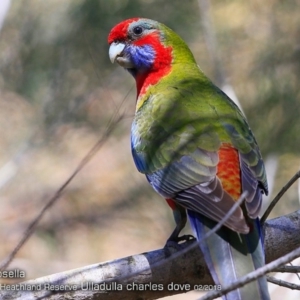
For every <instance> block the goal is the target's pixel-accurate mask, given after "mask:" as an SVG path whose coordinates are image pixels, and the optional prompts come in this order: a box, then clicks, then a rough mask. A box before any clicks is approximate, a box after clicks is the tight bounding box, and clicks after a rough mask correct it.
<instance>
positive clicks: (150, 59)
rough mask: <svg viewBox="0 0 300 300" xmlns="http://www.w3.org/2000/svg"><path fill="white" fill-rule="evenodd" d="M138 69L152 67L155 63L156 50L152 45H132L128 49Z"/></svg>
mask: <svg viewBox="0 0 300 300" xmlns="http://www.w3.org/2000/svg"><path fill="white" fill-rule="evenodd" d="M127 51H128V54H129V55H130V57H131V60H132V62H133V64H134V65H135V67H136V69H142V70H143V69H144V70H147V69H150V68H151V66H152V65H153V63H154V59H155V51H154V49H153V47H152V46H150V45H145V46H130V47H128V49H127Z"/></svg>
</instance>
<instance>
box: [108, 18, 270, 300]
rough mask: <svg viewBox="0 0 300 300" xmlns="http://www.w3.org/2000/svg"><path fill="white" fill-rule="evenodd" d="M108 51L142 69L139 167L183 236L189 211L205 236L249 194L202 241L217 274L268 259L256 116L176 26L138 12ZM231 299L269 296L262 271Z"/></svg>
mask: <svg viewBox="0 0 300 300" xmlns="http://www.w3.org/2000/svg"><path fill="white" fill-rule="evenodd" d="M108 42H109V44H110V48H109V56H110V60H111V61H112V62H117V63H118V64H119V65H121V66H122V67H124V68H125V69H126V70H128V72H129V73H130V74H131V75H132V76H133V77H134V79H135V81H136V88H137V101H136V113H135V117H134V120H133V123H132V128H131V147H132V155H133V159H134V162H135V164H136V167H137V169H138V170H139V171H140V172H141V173H143V174H145V175H146V177H147V179H148V181H149V183H150V184H151V185H152V187H153V188H154V189H155V191H156V192H158V193H159V194H160V195H162V196H163V197H164V198H165V199H166V200H167V202H168V204H169V206H170V207H171V208H172V209H173V214H174V218H175V221H176V228H175V230H174V231H173V233H172V234H171V236H170V238H169V239H168V242H167V243H172V242H179V241H180V240H182V239H183V238H182V237H179V233H180V231H181V230H182V229H183V227H184V226H185V224H186V220H187V215H188V217H189V221H190V224H191V227H192V229H193V231H194V233H195V235H196V237H197V239H198V240H200V239H201V238H202V237H203V236H204V235H205V233H206V232H207V231H208V230H209V229H210V228H212V227H213V226H215V224H216V223H217V222H218V221H220V220H221V219H222V218H223V217H224V216H225V215H226V214H227V213H228V211H229V210H230V208H231V207H232V206H233V205H234V203H235V201H237V199H238V198H239V197H240V196H241V194H242V193H243V192H247V193H246V199H245V202H244V203H243V205H242V207H239V208H238V209H237V210H236V211H235V212H234V213H233V214H232V215H231V216H230V218H229V219H228V220H227V221H226V222H225V224H224V226H223V227H222V228H221V229H220V230H219V231H218V232H217V233H215V234H213V235H212V236H211V237H209V238H208V239H206V240H204V241H201V243H200V248H201V250H202V252H203V255H204V258H205V261H206V263H207V265H208V268H209V270H210V273H211V275H212V277H213V279H214V282H215V283H216V284H220V285H227V284H230V283H231V282H232V281H234V280H236V279H237V278H239V277H241V276H243V275H245V274H247V273H249V272H251V271H253V270H254V269H256V268H259V267H260V266H262V265H264V251H263V246H262V237H261V230H260V225H259V220H258V213H259V211H260V208H261V203H262V193H266V194H267V193H268V186H267V179H266V173H265V168H264V163H263V161H262V158H261V154H260V151H259V148H258V146H257V143H256V140H255V138H254V136H253V134H252V132H251V129H250V128H249V125H248V124H247V121H246V119H245V117H244V116H243V114H242V113H241V111H240V110H239V109H238V107H237V106H236V105H235V104H234V103H233V101H232V100H231V99H230V98H229V97H228V96H227V95H226V94H224V93H223V92H222V91H221V90H220V89H219V88H218V87H216V86H215V85H214V84H213V83H212V82H211V81H210V80H209V79H208V78H207V77H206V76H205V75H204V74H203V72H202V71H201V70H200V69H199V67H198V66H197V63H196V61H195V58H194V56H193V54H192V53H191V51H190V49H189V48H188V46H187V45H186V44H185V42H184V41H183V40H182V39H181V38H180V37H179V36H178V35H177V34H176V33H175V32H173V31H172V30H171V29H170V28H168V27H167V26H165V25H163V24H161V23H159V22H156V21H153V20H149V19H143V18H133V19H129V20H125V21H123V22H121V23H119V24H118V25H116V26H115V27H114V28H113V29H112V30H111V32H110V34H109V37H108ZM224 299H227V300H229V299H234V300H236V299H242V300H245V299H249V300H253V299H256V300H257V299H269V293H268V288H267V281H266V279H265V278H261V279H259V280H257V281H255V282H252V283H250V284H248V285H246V286H245V287H243V288H240V289H239V290H235V291H232V292H230V293H228V294H227V295H226V296H224Z"/></svg>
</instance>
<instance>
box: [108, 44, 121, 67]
mask: <svg viewBox="0 0 300 300" xmlns="http://www.w3.org/2000/svg"><path fill="white" fill-rule="evenodd" d="M124 48H125V44H123V43H116V42H113V43H112V44H111V45H110V47H109V52H108V54H109V58H110V61H111V62H112V63H114V62H115V60H116V58H117V57H118V56H120V55H121V54H122V52H123V50H124Z"/></svg>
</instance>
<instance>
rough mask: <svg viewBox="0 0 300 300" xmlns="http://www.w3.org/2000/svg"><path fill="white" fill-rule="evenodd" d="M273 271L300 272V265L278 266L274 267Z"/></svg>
mask: <svg viewBox="0 0 300 300" xmlns="http://www.w3.org/2000/svg"><path fill="white" fill-rule="evenodd" d="M274 272H280V273H300V266H280V267H278V268H276V269H274Z"/></svg>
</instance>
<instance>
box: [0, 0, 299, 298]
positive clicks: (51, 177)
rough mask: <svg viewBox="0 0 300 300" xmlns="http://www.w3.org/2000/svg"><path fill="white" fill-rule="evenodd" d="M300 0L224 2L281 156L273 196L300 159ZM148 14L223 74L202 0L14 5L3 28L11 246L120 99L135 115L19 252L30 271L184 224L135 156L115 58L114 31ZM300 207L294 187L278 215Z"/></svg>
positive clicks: (223, 14) (76, 263) (228, 57)
mask: <svg viewBox="0 0 300 300" xmlns="http://www.w3.org/2000/svg"><path fill="white" fill-rule="evenodd" d="M299 4H300V3H299V1H296V0H294V1H291V0H289V1H280V0H266V1H264V2H262V1H257V0H254V1H238V0H230V1H229V0H226V1H224V0H222V1H221V0H213V1H210V10H209V14H210V18H211V19H212V21H213V26H214V28H213V30H214V32H215V34H216V41H217V47H218V53H219V56H220V57H219V59H220V62H221V64H222V69H223V70H224V73H225V74H226V82H227V83H229V84H230V85H231V86H232V88H233V89H234V91H235V93H236V95H237V97H238V99H239V101H240V103H241V106H242V107H243V110H244V112H245V114H246V116H247V118H248V120H249V123H250V126H251V127H252V129H253V132H254V134H255V136H256V138H257V140H258V143H259V145H260V148H261V150H262V153H263V156H264V157H265V158H266V159H268V158H269V157H272V159H273V160H272V162H273V169H272V168H271V170H273V171H271V177H272V175H273V177H274V180H275V181H274V184H273V185H274V188H273V190H272V195H274V194H276V193H277V192H278V191H279V189H280V188H281V187H282V186H283V185H284V184H285V183H286V182H287V181H288V179H290V177H292V175H293V174H294V173H295V172H296V171H297V170H298V168H299V165H300V162H299V149H300V134H299V133H300V120H299V116H300V104H299V101H300V95H299V93H300V89H299V86H300V85H299V78H300V18H299V7H300V6H299ZM205 13H207V12H205ZM135 16H143V17H148V18H152V19H155V20H158V21H160V22H163V23H165V24H167V25H168V26H169V27H171V28H172V29H174V30H175V31H176V32H177V33H179V34H180V35H181V36H182V37H183V38H184V39H185V41H186V42H187V43H188V44H189V46H190V48H191V49H192V51H193V52H194V54H195V57H196V59H197V61H198V63H199V65H200V66H201V68H202V70H203V71H204V72H205V73H206V74H207V75H208V76H209V77H210V78H211V79H212V80H213V81H214V82H216V83H219V82H218V78H217V76H216V75H215V71H214V68H213V64H212V60H210V59H208V58H209V57H210V53H209V50H208V48H207V45H206V42H205V39H204V38H203V36H204V34H203V27H202V22H201V21H202V20H201V18H202V17H203V12H201V11H200V9H199V3H198V1H196V0H188V1H180V0H172V1H171V0H168V1H162V0H122V1H118V0H110V1H107V0H85V1H80V0H72V1H71V0H64V1H58V0H51V1H42V0H23V1H12V3H11V6H10V8H9V11H8V13H7V16H6V19H5V22H4V24H3V27H2V29H1V32H0V124H1V126H0V143H1V147H0V188H1V190H0V197H1V210H0V220H1V222H0V224H1V225H0V236H1V240H2V247H1V249H0V255H1V257H3V258H4V257H5V256H6V255H7V254H8V253H9V251H11V250H12V247H13V246H14V245H15V244H16V242H17V241H18V239H19V238H20V237H21V235H22V234H23V232H24V229H25V228H26V226H27V224H28V223H29V221H30V220H31V219H32V218H33V217H34V216H35V215H36V214H37V213H38V212H39V211H40V209H41V208H42V207H43V206H44V204H45V203H46V200H47V199H48V198H49V197H50V196H51V195H52V194H53V193H54V192H55V191H56V190H57V189H58V187H59V186H60V185H61V184H62V183H63V182H64V180H66V179H67V177H68V176H69V175H70V174H71V172H72V171H73V170H74V169H75V167H76V166H77V165H78V163H79V162H80V160H81V159H82V157H83V156H84V155H85V154H86V153H87V152H88V150H89V149H90V148H91V147H92V146H93V145H94V144H95V143H96V142H97V140H99V139H100V138H101V136H102V135H103V134H104V132H105V129H106V126H107V124H108V122H109V120H110V119H111V117H112V115H113V114H114V112H115V110H116V109H117V108H119V109H120V112H121V113H124V114H125V115H126V118H124V120H123V121H122V122H121V123H120V124H119V126H118V128H117V130H115V131H114V133H113V134H112V135H111V136H110V138H109V139H108V140H107V142H106V143H105V145H104V146H103V148H101V150H100V151H99V152H98V153H97V155H96V156H95V157H94V158H93V159H92V161H91V162H90V163H89V164H88V165H87V166H86V168H85V169H84V170H83V171H82V172H81V173H80V174H79V175H78V176H77V177H76V178H75V180H74V181H73V182H72V183H71V184H70V185H69V186H68V188H67V190H66V191H65V193H64V194H63V196H62V197H61V198H60V199H59V201H58V202H57V203H56V204H55V206H54V207H52V208H51V209H50V210H49V211H48V212H47V214H46V216H45V218H44V219H43V220H42V222H41V223H40V225H39V226H38V228H37V230H36V233H35V234H34V235H33V236H32V237H31V238H30V240H29V241H28V242H27V243H26V245H25V246H24V247H23V248H22V250H21V251H20V253H19V254H18V255H17V258H16V259H15V260H14V262H13V263H12V265H11V267H18V268H21V269H25V270H26V272H27V279H29V278H34V277H38V276H42V275H46V274H51V273H54V272H59V271H63V270H67V269H70V268H75V267H80V266H83V265H86V264H89V263H95V262H100V261H104V260H109V259H115V258H118V257H123V256H126V255H130V254H134V253H139V252H143V251H148V250H151V249H155V248H158V247H161V246H163V245H164V243H165V240H166V238H167V237H168V236H169V234H170V232H171V231H172V229H173V226H174V223H173V218H172V213H171V212H170V210H169V208H168V207H167V205H166V204H165V203H164V201H162V199H160V197H159V196H158V195H156V194H155V193H154V192H153V191H152V190H151V188H150V187H149V186H148V184H147V182H146V180H145V179H144V177H143V176H142V175H141V174H139V173H138V172H137V171H136V170H135V167H134V164H133V161H132V159H131V153H130V142H129V132H130V123H131V118H132V116H133V114H134V106H135V87H134V82H133V79H132V78H131V77H130V76H129V75H128V74H126V72H125V71H124V70H122V69H121V68H119V67H117V66H115V65H111V64H110V61H109V58H108V45H107V42H106V40H107V35H108V33H109V31H110V29H111V28H112V27H113V26H114V25H115V24H116V23H118V22H120V21H121V20H123V19H126V18H130V17H135ZM275 165H277V172H276V173H275V169H276V168H275V167H274V166H275ZM298 208H299V197H298V190H297V186H294V187H292V188H291V190H290V191H289V192H288V193H287V195H286V196H285V197H284V199H283V200H282V201H281V202H280V203H279V204H278V206H277V207H276V209H275V210H274V212H273V216H276V215H281V214H285V213H288V212H292V211H294V210H296V209H298ZM183 297H184V296H180V297H178V299H183ZM185 297H187V298H185V299H194V298H195V297H196V296H195V294H194V295H193V296H189V295H187V296H185ZM188 297H190V298H188ZM174 299H175V298H174ZM272 299H273V298H272ZM274 299H276V296H274ZM290 299H291V298H290Z"/></svg>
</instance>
